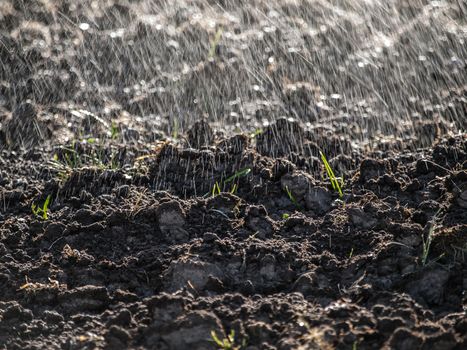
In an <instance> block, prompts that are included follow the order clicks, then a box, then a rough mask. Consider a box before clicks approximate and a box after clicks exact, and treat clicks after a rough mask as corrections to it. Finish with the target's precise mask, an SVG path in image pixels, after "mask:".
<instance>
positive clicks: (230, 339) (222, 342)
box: [211, 329, 246, 350]
mask: <svg viewBox="0 0 467 350" xmlns="http://www.w3.org/2000/svg"><path fill="white" fill-rule="evenodd" d="M211 338H212V341H213V342H214V343H215V344H216V345H217V346H218V348H219V349H222V350H240V349H241V346H246V341H245V340H243V342H242V345H241V346H236V345H235V331H234V330H233V329H232V330H231V331H230V333H229V335H227V337H226V338H224V339H219V337H218V336H217V334H216V331H211Z"/></svg>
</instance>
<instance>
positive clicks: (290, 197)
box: [285, 186, 300, 209]
mask: <svg viewBox="0 0 467 350" xmlns="http://www.w3.org/2000/svg"><path fill="white" fill-rule="evenodd" d="M285 191H286V192H287V196H289V199H290V201H291V202H292V203H293V204H294V205H295V206H296V207H297V208H298V209H300V204H298V202H297V200H296V199H295V197H294V195H293V194H292V191H291V190H289V186H285Z"/></svg>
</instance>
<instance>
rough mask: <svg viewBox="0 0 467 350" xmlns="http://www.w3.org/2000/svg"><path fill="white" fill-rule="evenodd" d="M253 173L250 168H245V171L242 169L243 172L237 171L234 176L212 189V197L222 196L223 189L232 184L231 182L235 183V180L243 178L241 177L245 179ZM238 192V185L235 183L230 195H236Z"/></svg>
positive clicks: (217, 183)
mask: <svg viewBox="0 0 467 350" xmlns="http://www.w3.org/2000/svg"><path fill="white" fill-rule="evenodd" d="M250 172H251V169H250V168H245V169H242V170H239V171H237V172H236V173H235V174H233V175H232V176H229V177H228V178H227V179H225V180H224V181H223V182H220V183H219V182H217V181H216V183H215V184H214V186H213V187H212V190H211V195H212V196H213V197H215V196H217V195H219V194H221V192H222V191H221V187H222V188H224V186H225V185H226V184H228V183H231V182H234V181H235V180H237V179H239V178H241V177H244V176H247V175H248V174H249V173H250ZM237 190H238V183H234V184H233V185H232V187H231V188H230V191H229V192H230V193H232V194H234V193H236V192H237Z"/></svg>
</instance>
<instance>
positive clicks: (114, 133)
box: [110, 123, 119, 140]
mask: <svg viewBox="0 0 467 350" xmlns="http://www.w3.org/2000/svg"><path fill="white" fill-rule="evenodd" d="M118 134H119V132H118V125H117V123H112V125H111V126H110V138H111V139H112V140H115V139H116V138H117V137H118Z"/></svg>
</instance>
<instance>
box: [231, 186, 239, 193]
mask: <svg viewBox="0 0 467 350" xmlns="http://www.w3.org/2000/svg"><path fill="white" fill-rule="evenodd" d="M237 189H238V185H237V184H233V186H232V189H231V190H230V193H231V194H234V193H235V192H237Z"/></svg>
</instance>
